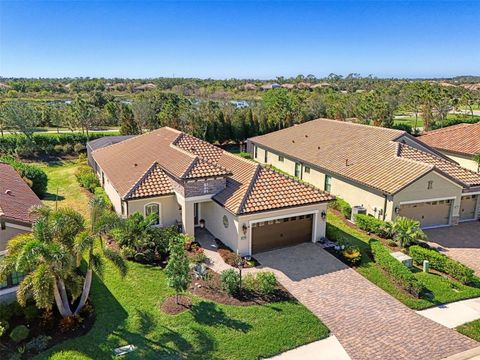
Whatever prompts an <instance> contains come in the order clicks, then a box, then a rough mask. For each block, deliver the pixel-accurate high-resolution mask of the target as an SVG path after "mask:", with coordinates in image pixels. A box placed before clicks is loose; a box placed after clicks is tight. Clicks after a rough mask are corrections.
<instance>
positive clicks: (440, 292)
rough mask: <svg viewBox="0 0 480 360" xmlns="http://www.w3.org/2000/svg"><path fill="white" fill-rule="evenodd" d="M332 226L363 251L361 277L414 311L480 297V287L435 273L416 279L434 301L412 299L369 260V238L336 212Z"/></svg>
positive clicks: (418, 275)
mask: <svg viewBox="0 0 480 360" xmlns="http://www.w3.org/2000/svg"><path fill="white" fill-rule="evenodd" d="M328 226H332V227H335V228H337V229H339V230H340V231H342V232H343V233H344V235H345V236H346V237H347V238H348V242H349V243H350V244H352V245H354V246H358V247H359V248H360V249H362V253H363V257H362V263H361V265H360V266H359V267H358V268H357V271H358V272H359V273H360V274H362V275H363V276H364V277H366V278H367V279H368V280H370V281H371V282H373V283H374V284H375V285H377V286H378V287H380V288H382V289H383V290H384V291H386V292H387V293H389V294H390V295H392V296H393V297H395V298H396V299H398V300H399V301H401V302H402V303H404V304H405V305H407V306H408V307H410V308H412V309H415V310H420V309H425V308H428V307H432V306H435V305H439V304H445V303H449V302H454V301H459V300H464V299H468V298H473V297H478V296H480V285H479V286H478V287H472V286H466V285H462V284H461V283H459V282H458V281H453V280H450V279H448V278H446V277H443V276H440V275H436V274H432V273H423V272H421V271H417V272H415V276H416V277H417V278H418V280H420V281H421V282H422V283H423V284H424V285H425V287H426V288H427V290H428V291H430V292H431V293H432V295H433V297H432V298H431V299H427V298H422V299H417V298H415V297H413V296H410V295H409V294H407V293H406V292H404V291H402V290H400V289H399V288H398V287H397V286H395V285H394V284H393V283H392V281H391V280H390V278H388V277H387V276H386V274H385V273H384V272H383V271H382V270H381V269H380V267H378V266H377V265H376V263H375V262H373V261H371V259H369V257H368V256H367V252H368V249H369V245H368V240H369V236H368V235H366V234H364V233H363V232H361V231H359V230H356V229H353V228H351V227H349V226H347V225H346V224H344V222H343V220H342V219H341V218H339V217H338V216H337V215H336V214H334V213H332V211H330V212H329V213H328Z"/></svg>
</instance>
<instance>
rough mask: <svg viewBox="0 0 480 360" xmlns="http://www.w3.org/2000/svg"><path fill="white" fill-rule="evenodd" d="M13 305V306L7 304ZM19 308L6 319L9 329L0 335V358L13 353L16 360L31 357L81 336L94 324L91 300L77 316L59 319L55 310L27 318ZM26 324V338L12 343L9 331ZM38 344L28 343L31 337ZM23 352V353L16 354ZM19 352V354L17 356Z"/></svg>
mask: <svg viewBox="0 0 480 360" xmlns="http://www.w3.org/2000/svg"><path fill="white" fill-rule="evenodd" d="M10 306H14V305H10ZM20 309H22V308H20V307H19V308H18V309H17V310H14V313H15V314H14V315H13V316H12V317H11V318H10V320H9V321H8V324H9V329H8V331H7V332H6V334H5V335H4V336H2V337H1V338H0V345H1V346H0V359H8V358H10V357H12V356H19V357H18V359H30V358H33V357H34V356H35V355H37V354H38V353H40V352H43V351H45V350H47V349H49V348H51V347H53V346H55V345H57V344H60V343H62V342H63V341H65V340H69V339H74V338H76V337H80V336H83V335H85V334H87V333H88V332H89V330H90V329H91V328H92V327H93V325H94V323H95V311H94V308H93V306H92V305H91V303H90V302H88V303H87V305H85V307H84V308H83V309H82V311H81V312H80V316H78V317H75V318H74V317H71V318H67V319H62V317H61V316H60V314H59V313H58V312H57V311H43V312H41V311H39V314H38V316H36V317H34V318H32V319H30V320H27V319H26V318H25V316H24V315H23V313H21V314H20ZM19 325H25V326H26V327H27V328H28V330H29V333H28V337H27V338H26V339H25V340H23V341H21V342H14V341H13V340H12V339H10V337H9V336H8V334H9V333H10V332H11V330H12V329H14V328H15V327H16V326H19ZM35 339H36V340H37V342H36V343H37V344H40V343H42V345H36V346H34V345H31V344H33V342H32V340H35ZM19 350H20V351H23V354H20V353H19ZM17 354H19V355H17Z"/></svg>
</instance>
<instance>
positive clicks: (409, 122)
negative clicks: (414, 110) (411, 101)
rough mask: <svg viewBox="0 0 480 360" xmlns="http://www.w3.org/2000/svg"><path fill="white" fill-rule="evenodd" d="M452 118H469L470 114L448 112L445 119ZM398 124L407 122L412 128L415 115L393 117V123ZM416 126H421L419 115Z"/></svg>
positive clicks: (475, 117) (476, 117)
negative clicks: (399, 117)
mask: <svg viewBox="0 0 480 360" xmlns="http://www.w3.org/2000/svg"><path fill="white" fill-rule="evenodd" d="M473 118H474V119H476V120H479V121H480V116H474V117H473ZM452 119H465V120H471V119H472V116H471V115H461V114H448V115H447V120H452ZM399 124H407V125H410V126H411V127H412V128H413V127H415V116H408V117H404V118H401V119H395V125H399ZM417 127H423V118H422V116H421V115H418V121H417Z"/></svg>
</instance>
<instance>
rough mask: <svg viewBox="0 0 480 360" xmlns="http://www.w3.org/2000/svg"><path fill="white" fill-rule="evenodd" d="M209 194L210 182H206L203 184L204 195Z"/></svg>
mask: <svg viewBox="0 0 480 360" xmlns="http://www.w3.org/2000/svg"><path fill="white" fill-rule="evenodd" d="M208 192H209V188H208V182H206V181H205V182H204V183H203V193H204V194H208Z"/></svg>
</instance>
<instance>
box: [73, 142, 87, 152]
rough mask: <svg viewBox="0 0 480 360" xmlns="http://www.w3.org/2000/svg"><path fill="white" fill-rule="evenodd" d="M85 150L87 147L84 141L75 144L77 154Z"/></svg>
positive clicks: (74, 148)
mask: <svg viewBox="0 0 480 360" xmlns="http://www.w3.org/2000/svg"><path fill="white" fill-rule="evenodd" d="M85 150H86V147H85V145H83V144H82V143H76V144H75V145H73V151H75V153H77V154H81V153H83V152H84V151H85Z"/></svg>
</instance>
